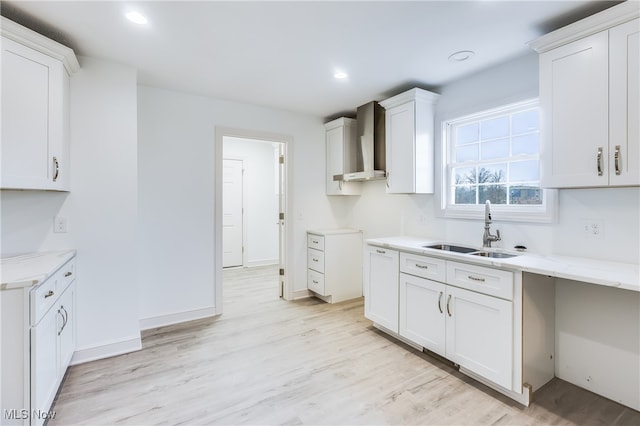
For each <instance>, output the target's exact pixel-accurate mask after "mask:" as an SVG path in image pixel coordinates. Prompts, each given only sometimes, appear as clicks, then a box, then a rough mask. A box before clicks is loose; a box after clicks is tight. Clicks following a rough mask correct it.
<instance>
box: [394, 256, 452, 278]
mask: <svg viewBox="0 0 640 426" xmlns="http://www.w3.org/2000/svg"><path fill="white" fill-rule="evenodd" d="M446 270H447V268H446V261H445V260H443V259H435V258H433V257H427V256H420V255H418V254H410V253H400V272H404V273H405V274H410V275H415V276H417V277H422V278H428V279H430V280H434V281H440V282H445V278H446Z"/></svg>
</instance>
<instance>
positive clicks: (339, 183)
mask: <svg viewBox="0 0 640 426" xmlns="http://www.w3.org/2000/svg"><path fill="white" fill-rule="evenodd" d="M338 188H340V191H342V181H341V180H339V181H338Z"/></svg>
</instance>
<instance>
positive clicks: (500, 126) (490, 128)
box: [482, 116, 509, 140]
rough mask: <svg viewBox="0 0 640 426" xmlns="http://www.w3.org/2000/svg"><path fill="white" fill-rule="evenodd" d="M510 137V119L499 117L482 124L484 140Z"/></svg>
mask: <svg viewBox="0 0 640 426" xmlns="http://www.w3.org/2000/svg"><path fill="white" fill-rule="evenodd" d="M506 136H509V117H508V116H507V117H498V118H494V119H491V120H486V121H483V122H482V140H487V139H497V138H504V137H506Z"/></svg>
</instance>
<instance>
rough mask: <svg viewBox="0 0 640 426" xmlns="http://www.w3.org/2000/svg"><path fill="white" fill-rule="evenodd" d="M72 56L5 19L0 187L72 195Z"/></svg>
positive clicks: (3, 19) (64, 48) (69, 50)
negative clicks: (70, 183) (70, 163)
mask: <svg viewBox="0 0 640 426" xmlns="http://www.w3.org/2000/svg"><path fill="white" fill-rule="evenodd" d="M77 69H79V65H78V61H77V59H76V57H75V55H74V53H73V51H72V50H71V49H69V48H67V47H65V46H62V45H61V44H59V43H56V42H54V41H52V40H49V39H47V38H46V37H43V36H42V35H40V34H37V33H35V32H33V31H31V30H29V29H27V28H24V27H22V26H20V25H18V24H16V23H14V22H12V21H10V20H8V19H6V18H4V17H3V18H2V148H1V152H2V160H1V165H2V174H1V181H0V188H3V189H44V190H58V191H68V190H69V75H70V73H72V72H74V71H76V70H77Z"/></svg>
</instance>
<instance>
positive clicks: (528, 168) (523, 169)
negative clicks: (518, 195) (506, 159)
mask: <svg viewBox="0 0 640 426" xmlns="http://www.w3.org/2000/svg"><path fill="white" fill-rule="evenodd" d="M509 178H510V179H509V181H510V182H522V181H531V180H539V179H540V167H539V166H538V160H530V161H516V162H513V163H511V169H510V171H509Z"/></svg>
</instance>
